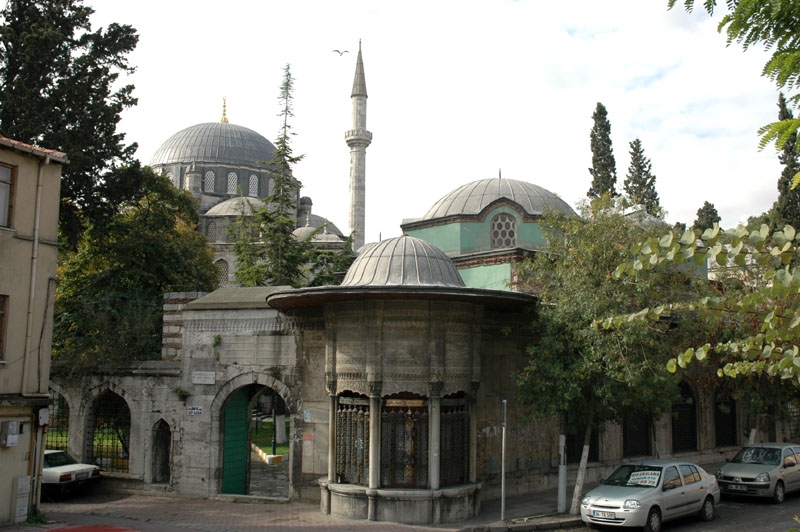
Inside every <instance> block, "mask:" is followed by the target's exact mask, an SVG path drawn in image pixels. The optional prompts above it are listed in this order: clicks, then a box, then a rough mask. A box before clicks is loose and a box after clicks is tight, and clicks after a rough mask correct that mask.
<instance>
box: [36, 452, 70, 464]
mask: <svg viewBox="0 0 800 532" xmlns="http://www.w3.org/2000/svg"><path fill="white" fill-rule="evenodd" d="M77 463H78V462H77V461H76V460H75V459H74V458H72V457H71V456H70V455H68V454H67V453H65V452H58V453H47V454H45V455H44V467H58V466H62V465H70V464H77Z"/></svg>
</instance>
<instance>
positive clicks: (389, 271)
mask: <svg viewBox="0 0 800 532" xmlns="http://www.w3.org/2000/svg"><path fill="white" fill-rule="evenodd" d="M341 286H349V287H355V286H404V287H414V286H438V287H452V288H463V287H464V286H465V285H464V281H463V280H462V279H461V276H460V275H459V274H458V270H456V267H455V266H454V265H453V261H451V260H450V259H449V258H448V257H447V255H445V254H444V252H443V251H442V250H440V249H439V248H437V247H436V246H434V245H432V244H429V243H428V242H426V241H424V240H420V239H419V238H414V237H412V236H400V237H397V238H390V239H388V240H384V241H382V242H377V243H374V244H368V245H366V246H364V247H363V248H361V250H360V251H359V254H358V258H357V259H356V260H355V261H354V262H353V264H352V265H351V266H350V268H349V269H348V270H347V275H345V278H344V281H342V284H341Z"/></svg>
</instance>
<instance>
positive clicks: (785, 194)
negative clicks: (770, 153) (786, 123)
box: [775, 93, 800, 229]
mask: <svg viewBox="0 0 800 532" xmlns="http://www.w3.org/2000/svg"><path fill="white" fill-rule="evenodd" d="M778 109H779V111H778V120H792V119H793V118H794V116H792V111H791V110H790V109H789V107H788V105H787V104H786V98H784V96H783V93H781V94H780V95H779V97H778ZM778 160H779V161H780V162H781V164H782V165H783V171H782V172H781V177H780V178H779V179H778V201H777V202H776V203H775V214H776V222H777V226H778V227H777V229H782V228H783V226H784V225H786V224H789V225H791V226H792V227H795V228H800V190H798V189H794V190H792V179H793V178H794V176H795V175H796V174H797V173H798V172H800V157H798V154H797V132H796V131H795V132H794V133H792V134H791V135H790V136H789V138H788V139H787V141H786V144H784V145H783V149H782V150H781V152H780V153H779V154H778Z"/></svg>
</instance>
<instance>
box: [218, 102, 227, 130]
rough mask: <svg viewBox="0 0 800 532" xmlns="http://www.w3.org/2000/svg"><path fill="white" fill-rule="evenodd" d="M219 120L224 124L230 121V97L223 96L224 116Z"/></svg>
mask: <svg viewBox="0 0 800 532" xmlns="http://www.w3.org/2000/svg"><path fill="white" fill-rule="evenodd" d="M219 121H220V122H222V123H223V124H227V123H228V99H227V98H226V97H225V96H223V97H222V118H220V119H219Z"/></svg>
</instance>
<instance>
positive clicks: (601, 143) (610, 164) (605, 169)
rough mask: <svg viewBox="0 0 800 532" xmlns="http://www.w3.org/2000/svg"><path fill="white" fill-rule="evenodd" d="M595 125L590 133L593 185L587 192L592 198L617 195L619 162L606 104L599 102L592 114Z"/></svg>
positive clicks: (590, 169) (590, 171) (590, 170)
mask: <svg viewBox="0 0 800 532" xmlns="http://www.w3.org/2000/svg"><path fill="white" fill-rule="evenodd" d="M592 119H593V120H594V126H592V131H591V133H590V134H589V139H590V142H591V148H592V167H591V168H589V173H590V174H592V186H591V187H590V188H589V192H587V193H586V195H587V196H589V197H590V198H599V197H600V196H602V195H603V194H608V195H610V196H617V195H618V194H617V191H616V190H615V187H616V184H617V163H616V161H615V160H614V149H613V148H612V146H611V122H609V121H608V112H607V111H606V108H605V106H604V105H603V104H602V103H600V102H597V108H596V109H595V111H594V114H592Z"/></svg>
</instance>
